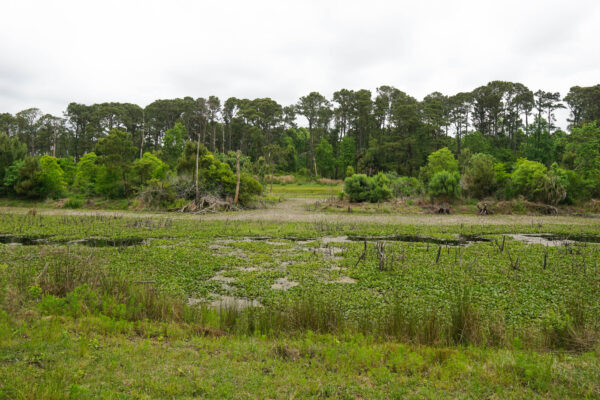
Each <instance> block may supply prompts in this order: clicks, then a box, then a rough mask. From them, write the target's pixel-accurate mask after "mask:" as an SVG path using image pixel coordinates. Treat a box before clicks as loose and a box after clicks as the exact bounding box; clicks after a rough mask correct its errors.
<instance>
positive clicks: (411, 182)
mask: <svg viewBox="0 0 600 400" xmlns="http://www.w3.org/2000/svg"><path fill="white" fill-rule="evenodd" d="M390 189H391V190H392V195H393V196H394V197H400V196H402V197H412V196H419V195H421V194H423V192H424V188H423V183H422V182H421V181H420V180H419V179H417V178H415V177H412V176H400V177H397V178H395V179H391V183H390Z"/></svg>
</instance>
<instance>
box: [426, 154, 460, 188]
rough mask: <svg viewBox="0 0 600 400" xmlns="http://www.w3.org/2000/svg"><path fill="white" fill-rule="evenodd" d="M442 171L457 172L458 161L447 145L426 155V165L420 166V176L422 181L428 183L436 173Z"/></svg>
mask: <svg viewBox="0 0 600 400" xmlns="http://www.w3.org/2000/svg"><path fill="white" fill-rule="evenodd" d="M442 171H448V172H451V173H454V172H456V173H458V161H457V160H456V158H454V154H452V152H451V151H450V150H448V148H447V147H444V148H442V149H439V150H438V151H435V152H433V153H431V154H430V155H429V156H428V157H427V165H425V166H424V167H421V172H420V178H421V180H422V181H423V182H425V183H429V181H430V180H431V179H432V178H433V176H434V175H435V174H436V173H438V172H442Z"/></svg>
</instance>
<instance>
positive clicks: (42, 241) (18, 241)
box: [0, 235, 145, 247]
mask: <svg viewBox="0 0 600 400" xmlns="http://www.w3.org/2000/svg"><path fill="white" fill-rule="evenodd" d="M144 241H145V239H144V238H114V239H113V238H84V239H78V240H52V239H50V236H19V235H0V243H3V244H11V245H23V246H42V245H45V246H49V245H50V246H52V245H54V246H59V245H77V244H79V245H83V246H89V247H126V246H136V245H140V244H144Z"/></svg>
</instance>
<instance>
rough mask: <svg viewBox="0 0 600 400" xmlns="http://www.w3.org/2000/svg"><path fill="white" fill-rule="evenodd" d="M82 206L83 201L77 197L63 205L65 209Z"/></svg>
mask: <svg viewBox="0 0 600 400" xmlns="http://www.w3.org/2000/svg"><path fill="white" fill-rule="evenodd" d="M81 206H83V199H78V198H76V197H71V198H69V199H68V200H67V201H65V204H64V205H63V207H64V208H81Z"/></svg>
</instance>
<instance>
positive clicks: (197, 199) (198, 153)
mask: <svg viewBox="0 0 600 400" xmlns="http://www.w3.org/2000/svg"><path fill="white" fill-rule="evenodd" d="M199 157H200V135H198V146H197V147H196V204H198V202H199V201H200V188H199V187H198V180H199V177H198V158H199Z"/></svg>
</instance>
